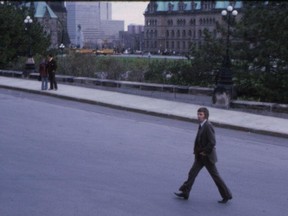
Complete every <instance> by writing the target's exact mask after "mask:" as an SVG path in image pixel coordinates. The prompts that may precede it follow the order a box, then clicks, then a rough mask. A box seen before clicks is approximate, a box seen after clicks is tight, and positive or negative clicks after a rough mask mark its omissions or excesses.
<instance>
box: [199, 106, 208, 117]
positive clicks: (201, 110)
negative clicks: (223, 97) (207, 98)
mask: <svg viewBox="0 0 288 216" xmlns="http://www.w3.org/2000/svg"><path fill="white" fill-rule="evenodd" d="M197 112H203V113H204V115H205V118H206V119H207V120H208V118H209V110H208V109H207V108H206V107H200V108H199V109H198V111H197Z"/></svg>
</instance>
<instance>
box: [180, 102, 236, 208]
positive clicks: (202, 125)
mask: <svg viewBox="0 0 288 216" xmlns="http://www.w3.org/2000/svg"><path fill="white" fill-rule="evenodd" d="M197 118H198V121H199V129H198V133H197V135H196V138H195V142H194V154H195V160H194V163H193V166H192V168H191V169H190V171H189V174H188V179H187V180H186V181H185V182H184V183H183V184H182V185H181V187H180V188H179V191H181V192H180V193H175V195H176V196H178V197H181V198H184V199H185V200H187V199H188V198H189V194H190V191H191V189H192V186H193V183H194V181H195V178H196V177H197V175H198V173H199V172H200V170H201V169H202V168H203V167H205V168H206V169H207V170H208V172H209V174H210V176H211V177H212V179H213V180H214V182H215V184H216V186H217V188H218V191H219V193H220V195H221V197H222V200H219V201H218V202H219V203H223V204H224V203H227V202H228V201H229V200H231V199H232V194H231V192H230V190H229V188H228V187H227V186H226V184H225V182H224V181H223V179H222V178H221V176H220V174H219V172H218V170H217V167H216V165H215V163H216V162H217V155H216V149H215V145H216V139H215V132H214V128H213V126H212V124H211V123H210V122H209V121H208V118H209V111H208V109H207V108H206V107H201V108H199V109H198V111H197Z"/></svg>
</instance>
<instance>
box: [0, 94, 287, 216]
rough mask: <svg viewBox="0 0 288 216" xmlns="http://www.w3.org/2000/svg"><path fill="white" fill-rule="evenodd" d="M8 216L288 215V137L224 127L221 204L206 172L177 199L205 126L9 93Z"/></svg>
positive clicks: (0, 193)
mask: <svg viewBox="0 0 288 216" xmlns="http://www.w3.org/2000/svg"><path fill="white" fill-rule="evenodd" d="M0 114H1V115H0V125H1V127H0V164H1V166H0V215H1V216H18V215H19V216H39V215H41V216H46V215H47V216H95V215H100V216H102V215H109V216H114V215H115V216H116V215H117V216H121V215H123V216H124V215H125V216H129V215H131V216H132V215H133V216H135V215H137V216H138V215H140V216H141V215H143V216H148V215H149V216H150V215H153V216H154V215H155V216H156V215H157V216H158V215H163V216H170V215H171V216H175V215H194V216H197V215H199V216H200V215H201V216H202V215H205V216H210V215H211V216H212V215H213V216H220V215H221V216H222V215H233V216H240V215H241V216H249V215H251V216H257V215H259V216H260V215H261V216H271V215H274V216H285V215H286V214H287V210H288V206H287V203H288V187H287V182H288V166H287V164H288V140H287V139H284V138H276V137H270V136H264V135H257V134H250V133H245V132H239V131H233V130H228V129H221V128H216V138H217V151H218V157H219V162H218V168H219V171H220V173H221V175H222V177H223V178H224V180H225V182H226V183H227V185H228V186H229V187H230V189H231V191H232V193H233V200H232V201H231V202H229V203H228V204H227V205H220V204H218V203H217V200H219V199H221V198H220V196H219V194H218V191H217V189H216V186H215V185H214V183H213V182H212V179H211V178H210V176H208V173H207V171H206V170H203V171H202V172H201V173H200V174H199V176H198V178H197V179H196V182H195V185H194V188H193V189H192V191H191V194H190V199H189V200H188V201H184V200H181V199H178V198H176V197H175V196H174V195H173V192H174V191H177V189H178V187H179V186H180V184H182V182H183V181H184V180H185V179H186V176H187V172H188V171H189V169H190V166H191V163H192V162H193V156H192V149H193V140H194V138H195V133H196V130H197V125H196V124H194V123H190V122H182V121H177V120H171V119H165V118H159V117H155V116H148V115H144V114H139V113H131V112H125V111H120V110H114V109H108V108H106V107H101V106H95V105H89V104H83V103H78V102H72V101H66V100H63V99H57V98H52V97H46V96H41V95H33V94H28V93H23V92H18V91H11V90H4V89H0Z"/></svg>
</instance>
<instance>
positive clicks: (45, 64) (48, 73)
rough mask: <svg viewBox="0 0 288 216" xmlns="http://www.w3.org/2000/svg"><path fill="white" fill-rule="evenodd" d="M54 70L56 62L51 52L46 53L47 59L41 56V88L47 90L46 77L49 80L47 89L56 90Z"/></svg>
mask: <svg viewBox="0 0 288 216" xmlns="http://www.w3.org/2000/svg"><path fill="white" fill-rule="evenodd" d="M56 70H57V62H56V60H55V59H54V58H53V55H52V54H48V56H47V59H46V58H43V59H42V61H41V63H40V64H39V74H40V77H41V81H42V82H41V89H42V90H48V79H49V82H50V88H49V90H53V89H54V90H57V89H58V86H57V82H56V77H55V74H56Z"/></svg>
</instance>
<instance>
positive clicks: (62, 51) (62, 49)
mask: <svg viewBox="0 0 288 216" xmlns="http://www.w3.org/2000/svg"><path fill="white" fill-rule="evenodd" d="M59 49H60V50H61V55H62V64H63V65H62V68H63V70H65V62H64V58H63V57H64V49H65V45H64V44H63V43H61V44H60V45H59ZM63 72H64V71H63Z"/></svg>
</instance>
